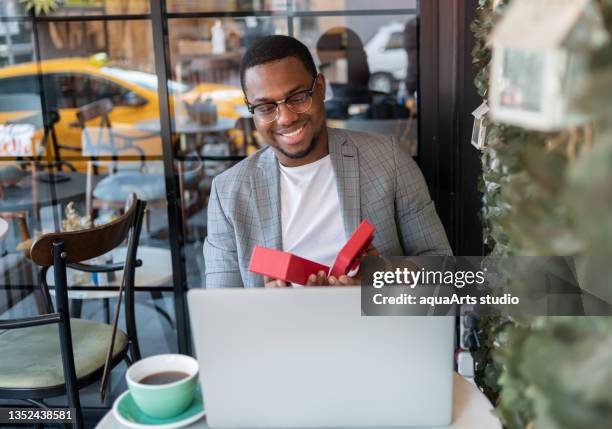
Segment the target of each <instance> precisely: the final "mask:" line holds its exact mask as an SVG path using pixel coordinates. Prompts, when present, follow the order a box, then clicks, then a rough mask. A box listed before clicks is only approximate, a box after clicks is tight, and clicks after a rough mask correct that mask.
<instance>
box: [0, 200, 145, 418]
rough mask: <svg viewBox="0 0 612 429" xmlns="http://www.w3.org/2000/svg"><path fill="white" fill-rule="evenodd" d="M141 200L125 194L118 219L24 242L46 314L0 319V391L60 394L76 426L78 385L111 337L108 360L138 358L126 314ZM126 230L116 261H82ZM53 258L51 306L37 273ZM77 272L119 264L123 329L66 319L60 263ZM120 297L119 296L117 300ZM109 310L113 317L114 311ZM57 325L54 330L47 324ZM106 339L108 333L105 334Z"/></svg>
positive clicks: (94, 369)
mask: <svg viewBox="0 0 612 429" xmlns="http://www.w3.org/2000/svg"><path fill="white" fill-rule="evenodd" d="M144 208H145V203H144V202H143V201H140V200H137V199H136V198H135V196H132V201H131V203H130V205H129V208H128V209H127V210H126V211H125V213H124V214H123V215H122V216H121V217H119V218H118V219H116V220H114V221H112V222H110V223H108V224H106V225H102V226H98V227H94V228H91V229H87V230H81V231H71V232H59V233H50V234H45V235H43V236H41V237H39V238H38V239H37V240H36V241H35V242H34V243H33V244H32V248H31V250H30V256H31V258H32V260H33V261H34V262H35V263H36V264H38V265H40V266H41V267H42V269H41V276H40V277H41V282H40V283H41V288H42V292H43V295H44V296H45V297H46V299H45V302H46V306H47V312H46V314H42V315H39V316H34V317H28V318H21V319H10V320H1V321H0V331H2V330H7V331H5V332H2V335H0V350H1V351H2V352H1V353H0V398H1V399H19V400H24V401H27V402H29V403H31V404H33V405H36V406H39V407H42V408H47V405H46V404H45V402H44V401H43V398H47V397H54V396H61V395H64V394H66V396H67V398H68V406H69V407H71V408H75V409H76V413H75V415H74V416H73V427H75V428H81V427H83V419H82V415H81V410H80V400H79V394H78V389H80V388H82V387H85V386H87V385H89V384H91V383H93V382H95V381H96V380H98V379H99V378H100V377H101V375H102V373H103V371H104V367H105V365H106V361H107V353H108V350H109V349H110V345H111V342H112V343H113V353H112V356H110V357H109V359H108V361H109V365H108V366H109V367H114V366H115V365H117V364H118V363H119V362H121V361H122V360H126V361H127V362H128V364H129V363H131V362H133V361H136V360H139V359H140V349H139V347H138V337H137V333H136V322H135V314H134V275H135V269H136V267H137V266H139V265H140V264H141V262H140V261H138V260H137V259H136V254H137V248H138V241H139V236H140V230H141V227H142V216H143V212H144ZM126 238H128V252H127V255H126V260H125V262H124V263H115V264H107V265H91V264H89V263H85V262H83V261H86V260H89V259H92V258H96V257H98V256H101V255H103V254H105V253H107V252H109V251H111V250H112V249H114V248H116V247H117V246H119V245H120V244H121V243H122V242H123V241H124V240H125V239H126ZM51 266H53V269H54V277H55V288H56V289H55V292H56V293H55V298H56V308H55V309H54V308H53V304H52V303H51V297H50V295H49V291H48V288H47V285H46V282H45V281H44V278H45V273H46V270H48V269H49V267H51ZM67 267H70V268H72V269H76V270H80V271H84V272H114V271H119V270H124V277H123V278H124V282H123V285H122V286H123V287H124V290H125V307H124V312H125V320H126V325H127V333H124V332H122V331H117V332H116V334H114V333H113V328H112V327H111V326H110V325H107V324H104V323H98V322H94V321H90V320H81V319H70V314H69V309H68V291H67V283H66V269H67ZM119 305H120V302H119V304H118V306H119ZM118 311H119V310H117V312H116V314H115V319H116V318H117V316H118ZM54 324H56V325H58V328H59V335H58V331H57V330H56V329H55V328H54V327H53V325H54ZM111 339H113V340H111Z"/></svg>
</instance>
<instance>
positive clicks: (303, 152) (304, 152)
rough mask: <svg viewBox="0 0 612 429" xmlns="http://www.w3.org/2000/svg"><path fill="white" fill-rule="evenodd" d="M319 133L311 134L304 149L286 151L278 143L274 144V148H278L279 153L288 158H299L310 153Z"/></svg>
mask: <svg viewBox="0 0 612 429" xmlns="http://www.w3.org/2000/svg"><path fill="white" fill-rule="evenodd" d="M320 135H321V132H319V133H317V134H316V135H315V136H313V137H312V139H310V143H309V144H308V146H306V148H305V149H304V150H301V151H299V152H295V153H289V152H286V151H285V150H284V149H283V148H282V147H281V146H280V145H276V146H275V148H276V150H278V151H279V152H280V153H282V154H283V155H284V156H286V157H287V158H289V159H301V158H304V157H306V156H308V155H310V153H311V152H312V151H313V150H314V148H315V146H316V145H317V142H318V141H319V136H320Z"/></svg>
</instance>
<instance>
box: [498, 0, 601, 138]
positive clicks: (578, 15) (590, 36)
mask: <svg viewBox="0 0 612 429" xmlns="http://www.w3.org/2000/svg"><path fill="white" fill-rule="evenodd" d="M608 39H609V37H608V33H607V32H606V30H605V27H604V25H603V19H602V16H601V12H600V10H599V8H598V7H597V4H596V3H595V1H593V0H537V1H533V0H514V1H513V2H511V4H510V6H509V7H508V9H507V11H506V13H505V15H504V17H503V18H502V19H501V21H500V22H499V24H498V25H497V26H496V28H495V29H494V30H493V33H492V35H491V39H490V43H491V44H492V47H493V58H492V70H491V80H490V82H491V83H490V88H489V105H490V108H491V117H492V119H493V120H494V121H496V122H504V123H507V124H511V125H517V126H520V127H523V128H528V129H534V130H539V131H554V130H561V129H566V128H569V127H573V126H577V125H580V124H583V123H585V122H587V121H589V120H590V117H589V115H588V114H587V113H585V112H582V111H580V110H578V108H577V107H576V103H575V100H576V99H577V98H578V97H579V96H580V95H582V94H583V92H584V91H585V89H586V83H587V81H588V78H589V65H590V64H589V62H590V54H591V53H592V52H593V51H594V50H595V49H597V48H599V47H601V46H603V45H604V44H606V43H607V42H608Z"/></svg>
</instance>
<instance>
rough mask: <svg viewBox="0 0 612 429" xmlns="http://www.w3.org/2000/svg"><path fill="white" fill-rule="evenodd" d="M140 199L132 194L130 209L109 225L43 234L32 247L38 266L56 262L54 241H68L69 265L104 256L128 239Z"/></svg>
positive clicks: (65, 244) (67, 259)
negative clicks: (54, 260)
mask: <svg viewBox="0 0 612 429" xmlns="http://www.w3.org/2000/svg"><path fill="white" fill-rule="evenodd" d="M137 203H138V200H137V199H136V198H135V195H132V198H131V202H130V204H129V208H128V209H127V210H126V211H125V213H124V214H123V215H122V216H120V217H119V218H117V219H115V220H113V221H112V222H109V223H107V224H104V225H101V226H96V227H93V228H89V229H85V230H80V231H67V232H53V233H49V234H44V235H42V236H40V237H39V238H38V239H36V241H34V243H33V244H32V247H31V248H30V258H31V259H32V260H33V261H34V262H35V263H36V264H38V265H40V266H43V267H48V266H51V265H53V255H52V249H53V243H59V242H63V243H64V251H65V252H66V258H65V261H66V263H67V264H70V263H75V262H81V261H85V260H88V259H92V258H95V257H97V256H101V255H103V254H105V253H107V252H109V251H111V250H112V249H114V248H115V247H117V246H118V245H119V244H121V243H122V242H123V240H125V238H126V237H127V236H128V233H129V231H130V228H131V227H132V226H133V225H134V221H135V216H136V215H137V211H136V208H137Z"/></svg>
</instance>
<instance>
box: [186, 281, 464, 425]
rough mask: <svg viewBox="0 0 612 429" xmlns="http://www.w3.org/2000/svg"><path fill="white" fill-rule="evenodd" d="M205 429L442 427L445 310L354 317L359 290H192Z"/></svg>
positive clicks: (449, 355) (446, 417) (446, 401)
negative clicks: (433, 313) (433, 314)
mask: <svg viewBox="0 0 612 429" xmlns="http://www.w3.org/2000/svg"><path fill="white" fill-rule="evenodd" d="M187 299H188V305H189V313H190V319H191V329H192V334H193V340H194V344H195V351H196V354H197V359H198V361H199V363H200V380H201V382H202V388H203V392H204V402H205V404H206V410H207V422H208V424H209V425H210V426H211V427H233V428H298V427H301V428H308V427H316V428H322V427H377V428H380V427H393V426H396V427H397V426H442V425H448V424H449V423H450V421H451V411H452V371H453V351H454V318H453V317H439V316H438V317H424V316H414V317H362V316H361V294H360V288H355V287H338V288H333V287H313V288H301V289H292V288H279V289H263V288H256V289H243V288H236V289H233V288H228V289H192V290H190V291H189V293H188V297H187Z"/></svg>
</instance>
